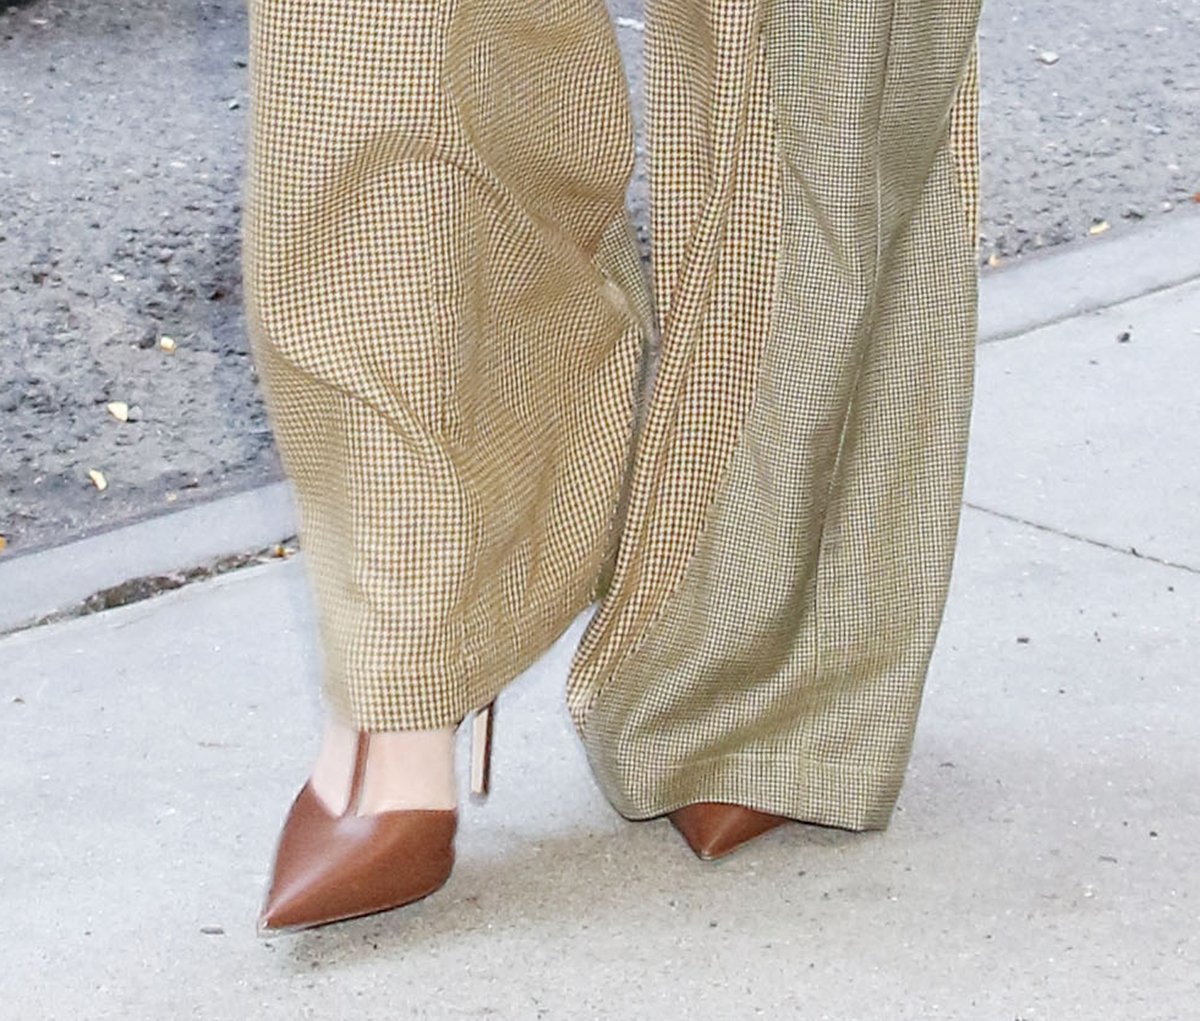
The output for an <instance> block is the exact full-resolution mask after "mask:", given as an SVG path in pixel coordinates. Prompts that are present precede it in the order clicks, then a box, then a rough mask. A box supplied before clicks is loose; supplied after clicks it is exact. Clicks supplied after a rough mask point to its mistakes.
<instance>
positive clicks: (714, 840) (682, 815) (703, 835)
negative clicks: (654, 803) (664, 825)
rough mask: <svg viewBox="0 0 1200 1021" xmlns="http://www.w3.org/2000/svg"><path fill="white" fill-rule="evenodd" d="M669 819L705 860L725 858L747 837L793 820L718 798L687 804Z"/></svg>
mask: <svg viewBox="0 0 1200 1021" xmlns="http://www.w3.org/2000/svg"><path fill="white" fill-rule="evenodd" d="M668 818H669V819H670V820H671V823H672V824H673V825H674V827H675V828H676V829H677V830H678V831H679V832H680V833H681V834H683V838H684V840H686V841H687V842H688V844H689V845H691V848H692V850H693V851H695V852H696V855H697V857H699V858H702V859H704V860H705V861H711V860H712V859H714V858H720V857H723V856H724V855H727V854H729V853H730V852H731V851H735V850H737V849H738V848H739V847H741V846H742V844H744V843H746V842H747V841H748V840H753V839H754V838H755V837H758V836H761V835H762V834H764V833H766V832H767V831H768V830H773V829H775V827H776V826H782V825H783V824H784V823H785V822H789V821H790V820H789V819H788V818H787V817H786V816H782V815H770V814H769V813H767V812H759V811H756V810H755V809H753V808H746V807H745V806H744V805H727V804H723V803H721V802H717V801H699V802H697V803H696V804H694V805H685V806H684V807H683V808H679V809H676V810H675V811H674V812H672V813H671V814H670V815H669V816H668Z"/></svg>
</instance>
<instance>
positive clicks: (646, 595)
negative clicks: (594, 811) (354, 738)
mask: <svg viewBox="0 0 1200 1021" xmlns="http://www.w3.org/2000/svg"><path fill="white" fill-rule="evenodd" d="M977 17H978V7H977V5H975V4H970V3H945V2H940V0H939V2H907V3H894V4H893V3H874V4H837V5H829V4H825V3H818V2H814V0H773V2H772V3H769V4H768V3H766V2H762V0H760V2H758V3H745V4H737V5H730V4H727V3H724V2H721V0H711V2H710V3H708V4H707V5H704V4H697V3H694V2H684V0H656V2H655V5H654V7H653V8H652V11H651V20H650V24H652V25H654V26H655V28H654V31H653V32H651V33H650V34H649V36H648V38H647V46H648V76H649V80H648V85H647V89H648V93H649V95H648V107H649V110H650V116H651V118H652V120H651V129H650V130H651V139H650V144H651V147H652V151H655V152H656V155H657V164H656V173H655V175H654V177H653V178H652V192H653V195H652V201H653V203H654V204H655V208H656V209H657V211H658V215H659V217H660V218H666V219H669V220H672V221H675V222H673V223H672V224H671V226H670V227H669V228H668V229H666V230H660V229H659V221H658V220H656V221H655V229H656V233H655V238H656V244H657V245H658V247H657V248H656V257H657V258H658V259H659V260H660V261H659V268H660V270H662V272H663V273H664V274H665V276H666V278H667V279H666V280H665V281H664V280H663V279H661V278H660V280H659V290H660V294H662V296H663V303H664V306H665V308H666V312H665V313H664V319H663V338H662V365H661V367H660V369H659V371H658V374H657V377H656V381H655V384H656V385H655V390H654V392H653V394H652V398H651V405H650V417H649V418H648V421H647V426H646V430H645V433H644V435H643V437H642V441H641V444H640V447H639V449H638V453H637V460H636V462H635V464H634V468H633V473H632V474H633V480H634V491H633V494H632V496H631V500H630V511H629V515H628V519H627V521H626V522H625V525H624V530H623V537H622V545H621V549H620V554H619V559H618V563H617V566H616V572H615V576H614V581H613V585H612V588H611V591H610V592H609V593H608V595H607V597H606V599H605V601H604V603H603V604H602V605H601V607H600V612H599V613H598V614H597V615H596V617H594V618H593V619H592V621H591V623H590V625H589V628H588V630H587V632H586V633H585V635H584V637H583V641H582V643H581V646H580V649H579V650H578V653H577V655H576V659H575V662H574V664H573V669H572V676H571V687H570V705H571V709H572V714H573V716H574V718H575V720H576V723H577V724H578V726H579V727H580V729H581V732H582V734H583V736H584V740H585V744H586V747H587V749H588V752H589V756H590V758H591V762H592V765H593V768H594V770H595V772H596V775H597V777H598V779H599V780H600V783H601V785H602V786H603V788H604V789H605V791H606V793H607V794H608V796H609V798H610V799H611V800H612V802H613V803H614V805H616V807H617V808H618V809H619V810H620V811H622V812H623V813H624V814H626V815H628V816H630V817H634V818H641V817H647V816H651V815H656V814H660V813H662V812H666V811H670V810H673V809H674V808H677V807H680V806H682V805H685V804H689V803H691V802H695V801H731V802H736V803H739V804H744V805H748V806H750V807H754V808H758V809H760V810H762V811H767V812H772V813H776V814H781V815H786V816H790V817H793V818H799V819H806V820H810V821H814V822H821V823H826V824H830V825H838V826H845V827H848V828H854V829H863V828H874V827H882V826H884V825H886V823H887V820H888V818H889V815H890V812H891V809H892V806H893V804H894V801H895V799H896V796H897V794H898V791H899V786H900V782H901V779H902V775H903V771H904V768H905V765H906V763H907V759H908V753H909V748H910V744H911V737H912V730H913V725H914V723H915V718H916V712H917V708H918V704H919V697H920V693H921V689H922V684H923V681H924V676H925V670H926V667H927V664H928V659H929V655H930V652H931V650H932V645H933V640H934V637H935V635H936V631H937V627H938V623H939V620H940V617H941V612H942V606H943V601H944V598H945V592H946V586H947V583H948V575H949V570H950V564H951V557H952V553H953V547H954V536H955V532H956V527H957V518H958V507H959V501H960V492H961V481H962V470H963V463H964V451H965V444H966V430H967V423H968V416H969V396H970V385H971V369H972V354H973V349H974V339H975V299H976V294H975V255H974V245H973V243H972V241H973V226H972V220H973V217H974V215H975V214H974V213H973V203H974V202H975V199H974V198H973V197H972V194H971V188H972V185H973V180H974V178H973V177H972V176H971V175H970V173H969V171H970V169H971V167H972V166H973V163H972V159H971V156H970V153H969V152H968V151H966V148H967V147H968V146H969V144H970V141H971V137H972V130H973V129H972V125H973V124H974V117H973V114H972V110H973V107H971V106H969V105H968V106H967V107H965V108H964V113H965V116H962V115H961V114H960V116H959V118H958V119H954V118H952V116H951V114H952V110H953V108H954V106H955V102H956V98H960V97H962V96H967V97H968V103H971V102H973V95H974V93H973V91H972V90H973V87H974V86H973V82H972V81H971V80H969V79H968V77H967V74H968V69H969V67H970V66H972V64H973V59H974V58H973V44H974V37H975V30H976V24H977ZM681 55H682V56H681ZM681 62H682V63H683V64H684V66H687V67H689V68H691V69H692V70H693V71H694V72H695V71H699V70H701V69H702V70H703V72H704V75H706V76H707V77H703V76H700V77H699V78H698V80H697V78H691V79H690V88H689V89H688V91H687V95H688V96H689V97H690V100H689V101H687V102H685V103H684V109H683V110H682V111H681V110H680V109H677V108H676V107H675V105H674V104H675V103H676V102H679V99H678V93H677V88H678V86H677V84H676V83H677V80H678V79H677V68H678V66H679V65H680V64H681ZM664 93H668V94H669V96H667V95H664ZM706 96H708V97H715V101H711V102H706V101H704V99H703V97H706ZM726 96H729V97H736V99H737V101H736V102H735V101H733V99H732V98H731V99H730V101H725V98H724V97H726ZM689 118H690V119H689ZM952 123H953V124H954V129H953V130H952V129H951V124H952ZM772 126H773V127H772ZM956 152H957V153H960V154H961V155H959V156H958V157H957V158H956ZM964 168H965V169H966V170H967V171H968V173H967V174H966V175H964V173H963V169H964ZM680 192H682V193H683V195H684V198H683V199H682V200H681V199H680V198H679V197H678V196H679V193H680ZM681 219H682V220H684V221H685V222H684V223H682V224H681V223H679V222H678V221H679V220H681ZM707 231H711V232H712V233H711V234H708V233H706V232H707ZM664 249H665V250H664Z"/></svg>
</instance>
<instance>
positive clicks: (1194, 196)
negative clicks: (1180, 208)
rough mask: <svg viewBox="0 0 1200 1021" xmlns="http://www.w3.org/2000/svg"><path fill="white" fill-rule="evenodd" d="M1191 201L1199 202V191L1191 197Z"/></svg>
mask: <svg viewBox="0 0 1200 1021" xmlns="http://www.w3.org/2000/svg"><path fill="white" fill-rule="evenodd" d="M1192 201H1193V202H1200V191H1198V192H1196V194H1195V195H1193V196H1192Z"/></svg>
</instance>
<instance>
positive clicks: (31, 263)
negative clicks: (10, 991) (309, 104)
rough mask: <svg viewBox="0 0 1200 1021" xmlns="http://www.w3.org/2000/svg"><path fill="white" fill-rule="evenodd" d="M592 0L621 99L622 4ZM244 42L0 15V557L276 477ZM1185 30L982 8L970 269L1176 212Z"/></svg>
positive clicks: (206, 15) (1067, 6)
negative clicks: (252, 310) (243, 292)
mask: <svg viewBox="0 0 1200 1021" xmlns="http://www.w3.org/2000/svg"><path fill="white" fill-rule="evenodd" d="M611 6H612V9H613V13H614V15H615V16H616V17H617V19H618V22H617V23H618V35H619V37H620V40H621V43H622V47H623V50H624V51H625V54H626V57H627V64H628V67H629V70H630V77H631V81H632V85H633V90H634V94H635V96H637V95H638V94H639V92H640V75H639V73H638V59H639V57H638V54H639V49H640V43H641V37H642V33H641V29H640V25H641V23H642V19H643V12H642V5H641V4H640V3H635V2H630V0H614V2H613V3H612V5H611ZM245 27H246V26H245V9H244V6H243V4H242V3H241V2H238V0H158V2H155V3H150V2H148V0H127V2H116V0H95V2H90V3H83V4H71V3H67V2H65V0H32V2H26V3H19V4H15V5H14V4H11V3H9V4H4V3H3V2H0V152H3V153H4V154H5V155H4V159H3V161H2V162H0V202H2V204H3V205H2V208H3V210H4V218H3V220H2V221H0V280H2V281H3V283H2V284H0V287H2V288H3V290H2V291H0V293H3V296H4V297H3V301H2V302H0V357H2V358H3V361H4V371H3V373H2V374H0V534H2V535H3V536H4V537H5V538H6V541H7V551H6V552H5V553H4V554H2V555H6V556H12V555H18V554H19V553H20V552H21V551H23V550H31V549H35V548H38V547H41V546H46V545H51V544H55V543H59V542H62V541H64V540H66V539H68V538H71V537H75V536H79V535H82V534H86V533H89V532H93V531H97V530H101V529H104V528H107V527H112V526H113V525H116V524H119V523H121V522H124V521H127V520H130V519H131V518H134V517H139V516H144V515H148V514H155V513H159V512H161V511H163V510H167V509H170V508H172V507H176V506H183V505H185V504H187V503H191V502H195V501H198V500H204V499H208V498H210V497H212V496H215V495H217V494H219V493H227V492H230V491H233V490H236V489H239V488H244V487H246V486H249V485H253V484H256V483H259V482H262V481H266V480H269V479H274V478H278V477H279V465H278V461H277V459H276V456H275V452H274V447H273V445H272V443H271V438H270V430H269V426H268V422H267V420H266V417H265V414H264V412H263V408H262V405H261V402H260V400H259V397H258V392H257V383H256V380H255V376H254V371H253V366H252V364H251V362H250V359H249V356H248V353H247V350H246V344H245V340H244V337H243V327H242V319H241V296H240V283H239V276H240V269H239V265H238V223H239V214H240V196H239V188H240V180H241V174H242V169H243V152H244V132H245V119H244V118H245V113H246V71H245V60H246V38H245ZM1198 28H1200V2H1197V0H1141V2H1140V3H1137V4H1131V3H1125V4H1116V3H1111V2H1102V3H1101V2H1095V0H1068V2H1060V3H1055V4H1051V3H1047V2H1044V0H1008V2H1005V3H999V2H993V3H991V4H990V5H988V6H986V8H985V14H984V19H983V25H982V29H981V53H982V68H983V80H984V105H983V127H982V130H983V187H984V196H983V245H982V250H981V258H982V260H983V261H985V262H986V261H991V262H992V263H993V264H995V263H1004V262H1007V261H1011V260H1012V259H1014V258H1019V257H1020V256H1021V255H1024V254H1026V253H1028V252H1031V251H1033V250H1035V249H1038V248H1042V247H1046V246H1051V245H1058V244H1063V243H1075V244H1086V243H1087V240H1088V237H1089V230H1091V229H1093V227H1094V225H1097V224H1108V225H1110V226H1111V229H1112V230H1121V229H1127V228H1128V225H1129V224H1130V223H1131V222H1135V221H1138V220H1142V219H1151V218H1154V217H1159V216H1163V215H1169V214H1170V212H1171V211H1172V210H1174V209H1177V208H1179V207H1180V206H1181V205H1183V204H1186V203H1189V202H1191V201H1192V196H1193V195H1194V194H1195V193H1196V192H1198V191H1200V47H1197V46H1196V40H1197V38H1200V33H1198V31H1197V29H1198ZM642 155H643V156H644V153H643V154H642ZM644 184H645V182H644V176H642V175H639V179H638V181H636V182H635V184H634V188H633V189H632V195H631V203H632V205H633V208H634V210H635V215H636V216H637V217H638V218H639V219H641V220H642V222H643V223H644V219H645V187H644ZM164 337H168V338H170V339H171V340H174V341H175V350H174V351H173V352H168V351H167V350H165V349H164V348H163V346H162V339H163V338H164ZM112 401H120V402H123V403H124V404H126V405H128V406H129V407H130V409H131V410H130V420H129V421H124V422H122V421H118V420H117V419H116V418H114V417H113V416H112V414H111V413H109V412H108V411H107V410H106V405H107V404H108V403H109V402H112ZM90 471H95V472H99V473H101V474H102V475H103V476H104V481H105V483H106V488H104V489H103V490H101V489H99V488H98V487H97V485H96V484H95V483H94V482H93V479H92V477H91V476H90V475H89V472H90Z"/></svg>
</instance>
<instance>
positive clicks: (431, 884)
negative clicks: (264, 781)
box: [258, 784, 458, 935]
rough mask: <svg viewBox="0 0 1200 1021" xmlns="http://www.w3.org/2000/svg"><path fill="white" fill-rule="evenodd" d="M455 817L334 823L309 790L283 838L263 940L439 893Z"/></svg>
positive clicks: (383, 816)
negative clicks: (435, 891) (267, 935)
mask: <svg viewBox="0 0 1200 1021" xmlns="http://www.w3.org/2000/svg"><path fill="white" fill-rule="evenodd" d="M457 821H458V813H457V812H455V811H452V810H451V811H434V810H429V811H395V812H381V813H379V814H377V815H365V816H359V815H353V814H351V813H349V812H346V813H345V814H343V815H340V816H335V815H332V814H331V813H330V812H328V811H327V810H326V808H325V806H324V805H323V804H322V803H321V801H320V799H319V798H318V797H317V796H316V794H314V793H313V791H312V788H311V787H310V786H309V785H308V784H305V785H304V787H303V789H302V790H301V791H300V793H299V794H298V795H297V796H296V800H295V802H293V804H292V809H291V811H290V812H289V813H288V818H287V821H286V823H285V824H284V827H283V832H282V834H281V835H280V838H279V847H278V850H277V851H276V855H275V867H274V872H273V875H272V878H271V886H270V890H269V892H268V894H267V897H266V901H265V903H264V905H263V908H262V912H261V913H260V915H259V919H258V930H259V932H260V933H261V934H264V935H266V934H272V933H276V932H284V931H289V930H294V929H306V928H311V927H313V926H317V925H324V924H325V923H327V922H336V921H341V920H342V919H346V918H355V917H358V916H360V915H367V914H373V913H374V912H376V911H387V910H389V909H391V908H396V907H400V906H401V905H403V904H408V903H411V902H412V901H415V900H419V899H420V898H422V897H424V896H426V895H427V894H430V893H433V891H434V890H436V889H437V888H438V887H440V886H441V885H442V884H443V883H444V882H445V881H446V879H447V878H448V877H449V875H450V870H451V867H452V866H453V864H454V831H455V829H456V826H457Z"/></svg>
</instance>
